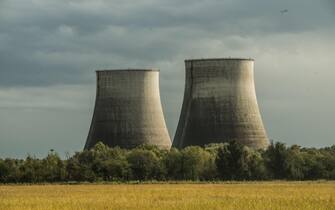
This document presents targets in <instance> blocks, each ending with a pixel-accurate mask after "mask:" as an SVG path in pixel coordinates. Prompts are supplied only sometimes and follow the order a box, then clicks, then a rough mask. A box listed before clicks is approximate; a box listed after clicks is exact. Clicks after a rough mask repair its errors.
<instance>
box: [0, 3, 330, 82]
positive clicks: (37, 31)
mask: <svg viewBox="0 0 335 210" xmlns="http://www.w3.org/2000/svg"><path fill="white" fill-rule="evenodd" d="M315 4H319V3H315V1H312V0H308V1H304V4H301V2H300V1H288V0H287V1H280V2H279V1H278V2H270V1H265V0H256V1H253V2H250V1H243V0H237V1H230V0H228V1H216V0H213V1H209V0H208V1H183V2H180V1H168V2H165V1H142V2H136V3H131V4H130V3H127V2H124V1H97V2H92V1H65V0H62V1H19V0H13V1H4V2H2V13H1V14H0V17H1V19H0V25H1V28H0V44H1V48H0V62H1V71H0V85H1V86H10V85H14V86H15V85H29V86H31V85H47V84H58V83H65V84H67V83H83V82H88V81H92V80H90V79H88V78H89V77H90V76H89V74H90V73H91V71H92V69H95V68H98V67H113V66H116V67H122V66H124V65H129V66H135V65H145V66H148V65H150V63H153V64H154V63H155V62H156V61H159V60H163V61H164V60H173V59H177V58H178V55H182V56H183V57H187V56H188V55H187V51H185V49H188V48H189V46H191V45H196V44H197V43H199V42H202V41H206V38H207V39H221V38H222V37H223V36H229V35H233V34H238V35H241V36H245V37H248V36H250V35H251V34H260V35H262V36H264V35H266V34H271V33H281V32H282V33H286V32H291V33H294V32H301V31H305V30H313V29H315V28H318V27H324V25H325V24H329V21H325V20H324V18H323V16H325V15H320V14H319V15H318V16H313V15H310V14H313V12H315V10H317V9H316V8H318V7H315V6H314V5H315ZM283 8H288V9H289V13H288V14H285V16H284V15H281V14H280V10H281V9H283ZM236 44H238V43H236ZM227 47H232V48H234V47H235V46H234V43H230V45H229V44H228V45H227ZM83 58H84V59H83ZM18 61H19V62H18Z"/></svg>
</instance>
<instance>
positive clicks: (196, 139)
mask: <svg viewBox="0 0 335 210" xmlns="http://www.w3.org/2000/svg"><path fill="white" fill-rule="evenodd" d="M185 65H186V84H185V93H184V101H183V106H182V111H181V116H180V119H179V124H178V127H177V131H176V135H175V138H174V141H173V146H174V147H177V148H183V147H186V146H190V145H199V146H204V145H206V144H210V143H223V142H228V141H232V140H235V141H237V142H240V143H242V144H244V145H247V146H249V147H252V148H256V149H259V148H266V147H267V146H268V144H269V140H268V138H267V135H266V132H265V129H264V126H263V122H262V118H261V115H260V112H259V109H258V105H257V99H256V92H255V86H254V60H252V59H231V58H228V59H198V60H186V61H185Z"/></svg>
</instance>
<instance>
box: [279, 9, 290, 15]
mask: <svg viewBox="0 0 335 210" xmlns="http://www.w3.org/2000/svg"><path fill="white" fill-rule="evenodd" d="M280 13H281V14H282V15H283V14H285V13H288V9H284V10H280Z"/></svg>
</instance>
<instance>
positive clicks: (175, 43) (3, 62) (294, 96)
mask: <svg viewBox="0 0 335 210" xmlns="http://www.w3.org/2000/svg"><path fill="white" fill-rule="evenodd" d="M285 9H287V10H288V12H287V13H284V14H281V12H280V11H281V10H285ZM211 57H246V58H254V59H255V77H256V89H257V97H258V103H259V106H260V109H261V113H262V117H263V120H264V124H265V127H266V129H267V132H268V135H269V137H270V138H271V139H274V140H275V141H281V142H285V143H287V144H288V145H291V144H299V145H302V146H306V147H312V146H313V147H323V146H330V145H333V144H335V137H334V130H335V111H334V107H335V92H334V91H335V0H318V1H315V0H281V1H275V0H253V1H250V0H183V1H180V0H178V1H177V0H138V1H126V0H95V1H92V0H72V1H70V0H0V157H25V156H26V155H27V154H28V153H30V154H34V155H37V156H44V155H46V154H47V152H48V150H49V149H55V150H56V151H58V152H59V153H60V154H61V155H62V156H63V155H64V154H65V153H66V152H69V153H72V152H73V151H79V150H81V149H82V148H83V146H84V144H85V141H86V137H87V133H88V129H89V126H90V123H91V118H92V112H93V108H94V99H95V72H94V71H95V70H96V69H117V68H159V69H160V70H161V72H160V89H161V97H162V102H163V108H164V112H165V117H166V121H167V125H168V128H169V132H170V136H171V139H173V136H174V133H175V129H176V126H177V122H178V118H179V113H180V108H181V103H182V97H183V91H184V59H189V58H211Z"/></svg>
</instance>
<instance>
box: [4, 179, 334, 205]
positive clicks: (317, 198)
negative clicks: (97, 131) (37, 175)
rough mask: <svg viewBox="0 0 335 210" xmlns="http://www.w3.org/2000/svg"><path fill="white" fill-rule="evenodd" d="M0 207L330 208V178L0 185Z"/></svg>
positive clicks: (331, 185) (331, 189) (332, 191)
mask: <svg viewBox="0 0 335 210" xmlns="http://www.w3.org/2000/svg"><path fill="white" fill-rule="evenodd" d="M0 209H1V210H2V209H6V210H11V209H13V210H14V209H15V210H16V209H34V210H36V209H37V210H39V209H41V210H42V209H43V210H50V209H62V210H67V209H69V210H70V209H71V210H72V209H89V210H94V209H99V210H100V209H155V210H156V209H192V210H194V209H264V210H269V209H285V210H288V209H304V210H307V209H311V210H316V209H335V182H254V183H252V182H240V183H222V184H120V185H116V184H115V185H113V184H106V185H103V184H97V185H95V184H86V185H2V186H1V185H0Z"/></svg>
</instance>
